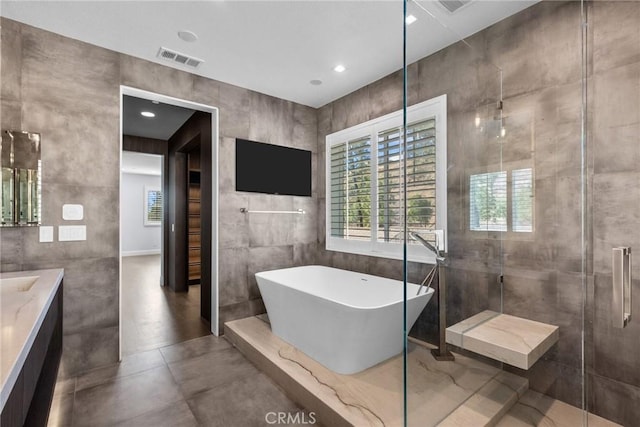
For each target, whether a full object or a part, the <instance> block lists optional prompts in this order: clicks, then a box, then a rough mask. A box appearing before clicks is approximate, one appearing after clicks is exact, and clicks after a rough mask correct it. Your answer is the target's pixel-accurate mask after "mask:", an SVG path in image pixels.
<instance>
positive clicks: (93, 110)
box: [0, 19, 317, 373]
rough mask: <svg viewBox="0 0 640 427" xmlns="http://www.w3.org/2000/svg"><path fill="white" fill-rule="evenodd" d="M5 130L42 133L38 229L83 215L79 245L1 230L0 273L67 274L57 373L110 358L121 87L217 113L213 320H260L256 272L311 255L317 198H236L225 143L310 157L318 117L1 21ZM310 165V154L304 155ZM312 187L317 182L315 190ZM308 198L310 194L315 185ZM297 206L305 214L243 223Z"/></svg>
mask: <svg viewBox="0 0 640 427" xmlns="http://www.w3.org/2000/svg"><path fill="white" fill-rule="evenodd" d="M1 24H2V79H1V80H2V92H1V102H2V105H1V108H2V117H1V122H2V123H1V124H2V128H3V129H5V128H14V129H27V130H31V131H38V132H41V133H42V141H43V148H42V161H43V178H42V182H43V188H44V190H43V224H46V225H55V226H57V225H61V224H62V218H61V207H62V204H63V203H79V204H83V205H84V206H85V221H84V223H85V224H86V225H87V241H86V242H65V243H62V242H55V243H47V244H41V243H38V230H37V229H36V228H14V229H2V230H1V231H0V240H1V247H0V250H1V254H2V265H1V269H2V271H10V270H19V269H39V268H49V267H63V268H64V269H65V300H64V308H65V310H64V334H65V336H64V359H63V367H64V368H63V369H65V371H66V372H68V373H74V372H79V371H82V370H86V369H89V368H93V367H96V366H100V365H104V364H108V363H113V362H115V361H116V360H117V357H118V270H119V265H118V250H119V241H118V234H119V212H118V200H119V199H118V192H119V156H120V154H119V150H120V146H119V141H120V136H119V129H120V127H119V114H120V110H119V99H118V98H119V86H120V85H121V84H122V85H127V86H132V87H136V88H140V89H144V90H149V91H152V92H157V93H161V94H165V95H169V96H173V97H177V98H182V99H186V100H191V101H195V102H200V103H205V104H209V105H212V106H216V107H219V109H220V121H219V122H220V180H221V187H220V272H219V273H220V277H221V280H220V304H221V308H220V317H221V321H224V320H228V319H232V318H237V317H243V316H246V315H249V314H252V313H257V312H262V311H263V306H262V303H261V299H260V297H259V294H258V290H257V287H256V285H255V279H254V278H253V273H254V272H255V271H257V270H260V269H267V268H279V267H286V266H290V265H293V264H294V263H304V262H307V261H308V260H309V259H313V258H314V256H315V248H316V246H315V243H316V241H317V232H316V216H315V212H316V203H317V199H316V197H315V195H314V197H311V198H297V197H286V196H263V195H253V194H251V195H249V194H243V193H235V191H234V188H235V184H234V177H235V158H234V153H235V150H234V147H235V146H234V138H236V137H240V138H248V139H253V140H257V141H262V142H269V143H273V144H279V145H287V146H292V147H297V148H304V149H308V150H311V151H313V152H314V153H315V152H316V148H317V144H316V130H317V125H316V111H315V110H314V109H312V108H309V107H305V106H301V105H298V104H294V103H292V102H288V101H283V100H280V99H276V98H273V97H270V96H266V95H262V94H259V93H256V92H252V91H249V90H246V89H242V88H239V87H235V86H231V85H228V84H224V83H220V82H217V81H213V80H209V79H205V78H202V77H199V76H195V75H193V74H190V73H186V72H181V71H178V70H175V69H171V68H168V67H164V66H161V65H158V64H154V63H150V62H147V61H143V60H140V59H136V58H133V57H130V56H127V55H122V54H119V53H116V52H112V51H109V50H106V49H102V48H99V47H96V46H92V45H89V44H86V43H82V42H79V41H76V40H72V39H69V38H66V37H62V36H60V35H57V34H53V33H50V32H46V31H42V30H39V29H36V28H33V27H30V26H27V25H23V24H20V23H17V22H14V21H11V20H6V19H2V21H1ZM313 160H314V164H315V160H316V158H315V155H314V157H313ZM314 185H315V184H314ZM314 191H315V187H314ZM241 207H248V208H252V209H293V208H294V207H295V208H303V209H305V210H306V211H307V212H308V213H309V214H308V215H306V216H296V217H293V216H292V217H286V216H278V217H277V218H270V217H263V216H248V215H243V214H241V213H240V212H239V209H240V208H241Z"/></svg>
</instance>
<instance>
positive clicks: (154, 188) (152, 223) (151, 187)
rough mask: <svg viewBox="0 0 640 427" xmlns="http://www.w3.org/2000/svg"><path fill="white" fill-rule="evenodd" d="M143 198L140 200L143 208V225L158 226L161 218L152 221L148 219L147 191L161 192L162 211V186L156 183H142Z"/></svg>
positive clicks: (160, 223)
mask: <svg viewBox="0 0 640 427" xmlns="http://www.w3.org/2000/svg"><path fill="white" fill-rule="evenodd" d="M143 187H144V196H143V197H144V200H143V201H142V203H143V206H144V210H143V211H142V214H143V225H144V226H145V227H159V226H161V225H162V219H161V220H160V221H153V220H150V219H149V193H150V192H157V193H160V194H161V198H162V211H163V212H164V194H163V193H162V188H160V187H159V186H157V185H144V186H143Z"/></svg>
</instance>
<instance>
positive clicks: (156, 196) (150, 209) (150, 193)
mask: <svg viewBox="0 0 640 427" xmlns="http://www.w3.org/2000/svg"><path fill="white" fill-rule="evenodd" d="M162 210H163V209H162V191H161V190H160V188H157V187H150V186H145V187H144V225H145V226H157V225H161V224H162Z"/></svg>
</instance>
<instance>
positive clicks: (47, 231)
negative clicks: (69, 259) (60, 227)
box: [40, 225, 53, 243]
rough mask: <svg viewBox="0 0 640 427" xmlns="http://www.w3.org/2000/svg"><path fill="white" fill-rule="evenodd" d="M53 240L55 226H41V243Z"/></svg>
mask: <svg viewBox="0 0 640 427" xmlns="http://www.w3.org/2000/svg"><path fill="white" fill-rule="evenodd" d="M48 242H53V227H52V226H49V225H41V226H40V243H48Z"/></svg>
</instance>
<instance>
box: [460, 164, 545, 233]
mask: <svg viewBox="0 0 640 427" xmlns="http://www.w3.org/2000/svg"><path fill="white" fill-rule="evenodd" d="M506 169H509V168H508V167H507V168H506ZM469 229H470V230H471V231H502V232H516V233H526V232H532V231H533V169H532V168H523V169H511V170H502V171H496V172H486V173H478V174H471V175H470V176H469Z"/></svg>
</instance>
